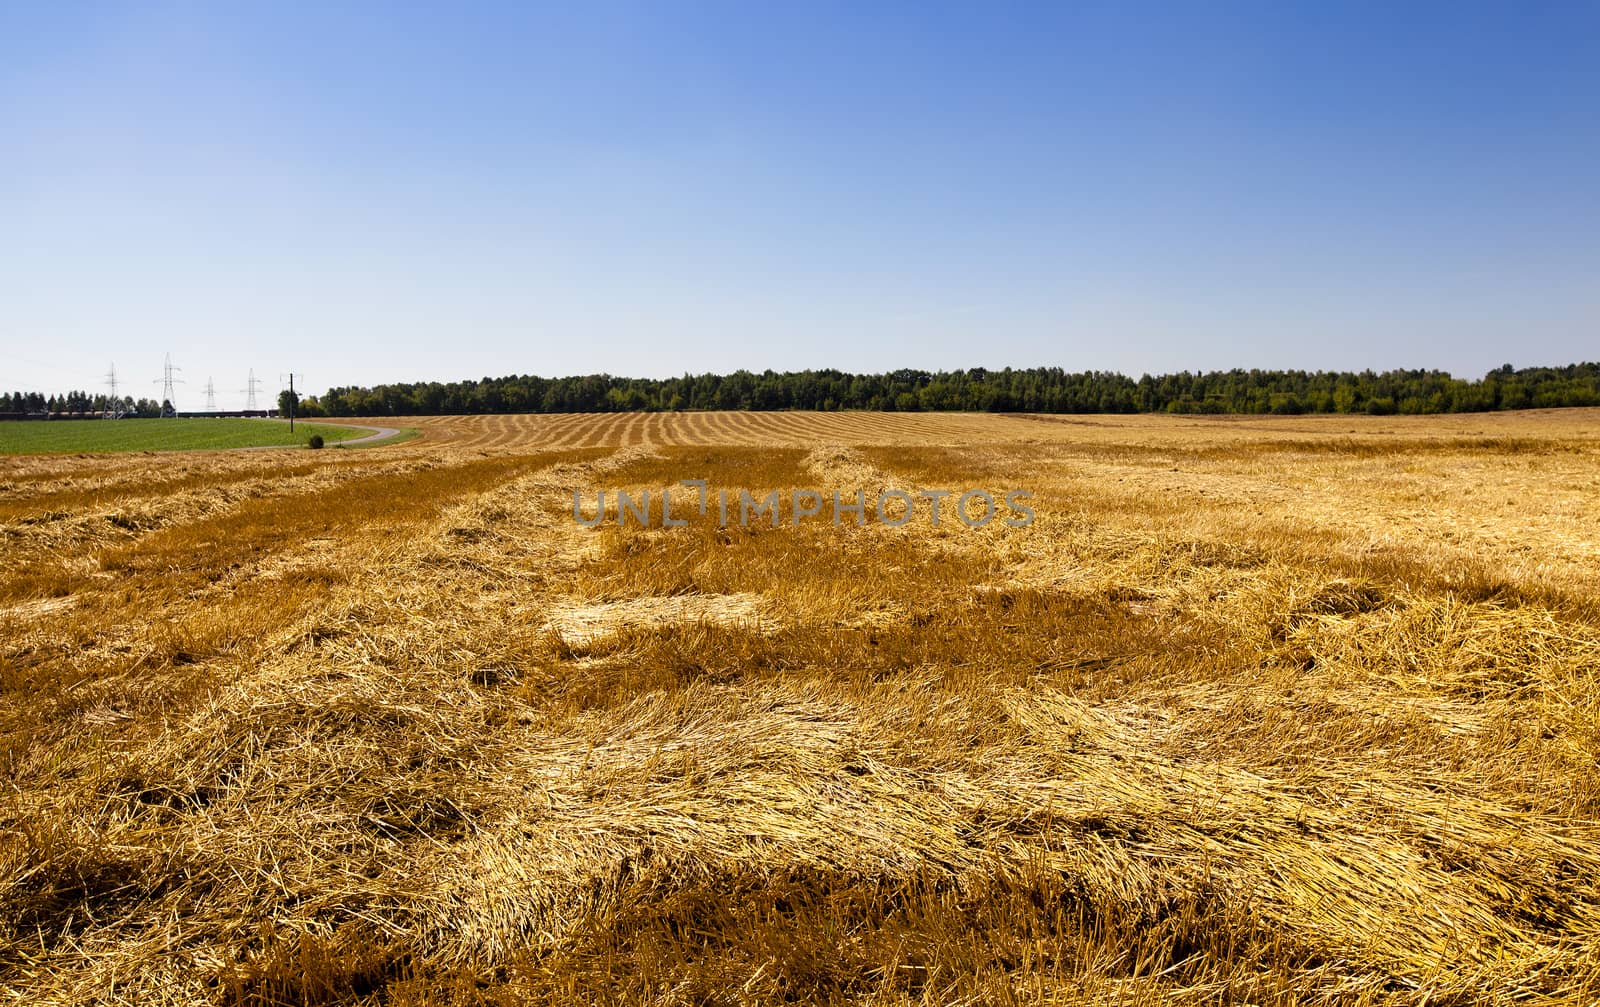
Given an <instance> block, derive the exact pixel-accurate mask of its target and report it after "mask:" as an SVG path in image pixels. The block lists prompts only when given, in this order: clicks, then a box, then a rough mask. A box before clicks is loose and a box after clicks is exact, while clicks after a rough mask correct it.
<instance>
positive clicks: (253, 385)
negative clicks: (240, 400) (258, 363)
mask: <svg viewBox="0 0 1600 1007" xmlns="http://www.w3.org/2000/svg"><path fill="white" fill-rule="evenodd" d="M261 384H262V383H261V382H260V381H257V380H256V371H255V368H253V367H252V368H251V369H250V381H249V383H248V384H247V385H246V386H245V387H244V388H241V389H239V390H240V391H242V392H244V393H245V402H244V408H245V411H246V412H251V413H253V412H255V411H256V389H257V388H260V387H261Z"/></svg>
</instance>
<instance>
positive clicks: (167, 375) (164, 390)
mask: <svg viewBox="0 0 1600 1007" xmlns="http://www.w3.org/2000/svg"><path fill="white" fill-rule="evenodd" d="M181 370H183V368H182V367H175V366H173V363H172V354H170V353H169V354H167V359H166V363H165V364H163V365H162V368H161V377H160V379H159V383H160V385H161V414H162V415H163V416H165V415H166V411H167V407H168V406H170V407H172V415H173V416H174V417H176V416H177V415H178V402H177V398H178V396H177V393H175V392H174V391H173V390H172V386H173V385H181V384H183V379H182V378H174V377H173V376H172V372H173V371H181ZM155 383H156V382H151V384H155Z"/></svg>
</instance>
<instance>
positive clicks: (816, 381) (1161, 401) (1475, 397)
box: [300, 363, 1600, 416]
mask: <svg viewBox="0 0 1600 1007" xmlns="http://www.w3.org/2000/svg"><path fill="white" fill-rule="evenodd" d="M1594 405H1600V363H1583V364H1573V365H1571V366H1567V367H1530V368H1522V369H1516V368H1513V367H1512V366H1511V365H1509V364H1507V365H1506V366H1504V367H1501V368H1498V369H1496V370H1493V371H1490V372H1489V373H1488V374H1487V375H1485V376H1484V377H1483V378H1482V379H1481V380H1477V381H1469V380H1461V379H1457V378H1453V377H1451V376H1450V375H1449V374H1448V373H1446V372H1443V371H1421V370H1416V371H1405V370H1401V371H1385V372H1382V373H1374V372H1372V371H1362V372H1360V373H1349V372H1329V371H1316V372H1308V371H1263V370H1231V371H1211V372H1207V373H1190V372H1187V371H1184V372H1179V373H1177V374H1163V375H1160V376H1151V375H1145V376H1143V377H1141V378H1138V379H1133V378H1129V377H1127V376H1125V375H1122V374H1117V373H1113V372H1109V371H1082V372H1076V373H1074V372H1069V371H1065V370H1062V369H1061V368H1059V367H1033V368H1026V369H1013V368H1005V369H1003V370H986V369H983V368H973V369H970V370H963V371H919V370H898V371H891V372H889V373H887V374H849V373H846V372H844V371H837V370H815V371H783V372H778V371H770V370H769V371H762V372H761V373H759V374H758V373H754V372H751V371H743V370H741V371H734V372H733V373H731V374H697V375H696V374H688V375H684V376H683V377H680V378H663V379H653V378H623V377H616V376H613V375H609V374H589V375H583V376H578V377H565V378H541V377H536V376H533V375H513V376H507V377H501V378H483V379H481V380H475V381H473V380H469V381H452V382H436V381H430V382H419V383H398V384H383V385H373V386H371V387H345V388H334V389H331V390H329V391H328V393H327V394H326V395H323V396H321V398H320V399H312V398H307V399H305V400H304V402H303V403H302V405H301V407H300V408H301V411H302V413H303V414H304V415H316V414H319V413H322V414H326V415H331V416H407V415H411V416H423V415H445V414H471V413H531V412H545V413H588V412H628V411H635V410H646V411H671V410H679V409H737V410H782V409H815V410H822V411H834V410H839V409H869V410H889V411H898V412H945V411H966V412H1041V413H1152V412H1169V413H1278V414H1295V413H1371V414H1378V415H1384V414H1393V413H1448V412H1480V411H1487V410H1495V409H1527V408H1544V407H1553V406H1594ZM313 410H314V412H313Z"/></svg>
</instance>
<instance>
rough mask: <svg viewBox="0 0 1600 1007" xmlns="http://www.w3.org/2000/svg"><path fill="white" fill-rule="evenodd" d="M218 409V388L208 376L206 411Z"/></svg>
mask: <svg viewBox="0 0 1600 1007" xmlns="http://www.w3.org/2000/svg"><path fill="white" fill-rule="evenodd" d="M216 411H217V389H216V388H215V387H214V386H213V385H212V384H211V379H210V378H206V412H208V413H214V412H216Z"/></svg>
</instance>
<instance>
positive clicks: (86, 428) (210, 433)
mask: <svg viewBox="0 0 1600 1007" xmlns="http://www.w3.org/2000/svg"><path fill="white" fill-rule="evenodd" d="M368 432H369V431H366V430H362V429H361V428H359V427H348V426H338V425H334V424H327V423H296V424H295V425H294V432H293V433H290V432H289V424H288V423H286V422H284V421H282V420H258V419H137V420H40V421H20V422H18V421H13V422H4V423H0V455H43V454H76V453H81V452H88V453H95V452H101V451H196V450H206V449H215V448H248V447H273V446H285V447H287V446H292V445H295V444H305V443H306V442H307V441H308V440H309V439H310V438H311V435H312V434H321V435H322V439H323V440H324V441H326V442H327V443H328V444H330V445H332V444H334V443H335V442H337V441H342V440H350V439H353V438H357V437H363V436H365V435H366V434H367V433H368Z"/></svg>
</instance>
